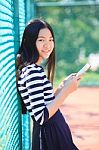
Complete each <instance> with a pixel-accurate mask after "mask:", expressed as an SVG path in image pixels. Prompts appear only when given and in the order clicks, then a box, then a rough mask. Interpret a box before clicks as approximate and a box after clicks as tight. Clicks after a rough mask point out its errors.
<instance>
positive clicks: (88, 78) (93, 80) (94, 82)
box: [54, 72, 99, 88]
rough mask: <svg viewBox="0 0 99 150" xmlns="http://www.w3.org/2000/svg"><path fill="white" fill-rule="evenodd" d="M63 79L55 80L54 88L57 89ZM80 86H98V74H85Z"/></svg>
mask: <svg viewBox="0 0 99 150" xmlns="http://www.w3.org/2000/svg"><path fill="white" fill-rule="evenodd" d="M64 78H65V77H64V76H62V77H61V78H60V79H55V83H54V87H55V88H56V87H58V85H59V84H60V83H61V82H62V81H63V80H64ZM80 86H99V74H98V73H94V72H87V73H86V74H85V76H84V77H83V79H82V80H81V82H80Z"/></svg>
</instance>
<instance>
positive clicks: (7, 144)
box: [0, 0, 21, 150]
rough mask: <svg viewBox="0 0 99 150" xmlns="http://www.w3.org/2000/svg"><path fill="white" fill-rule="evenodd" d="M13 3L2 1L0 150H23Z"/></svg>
mask: <svg viewBox="0 0 99 150" xmlns="http://www.w3.org/2000/svg"><path fill="white" fill-rule="evenodd" d="M13 31H14V26H13V1H11V0H7V1H6V0H1V1H0V93H1V96H0V150H21V142H20V140H21V138H20V125H21V121H20V119H19V118H20V117H19V114H20V113H19V102H18V99H17V91H16V77H15V55H14V33H13Z"/></svg>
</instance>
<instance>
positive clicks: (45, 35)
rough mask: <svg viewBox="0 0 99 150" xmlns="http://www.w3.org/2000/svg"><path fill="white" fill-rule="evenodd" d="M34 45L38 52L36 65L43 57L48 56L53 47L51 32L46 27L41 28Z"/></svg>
mask: <svg viewBox="0 0 99 150" xmlns="http://www.w3.org/2000/svg"><path fill="white" fill-rule="evenodd" d="M36 47H37V50H38V53H39V59H38V61H37V62H36V63H37V64H38V65H39V64H40V63H41V62H42V61H43V60H45V59H47V58H49V56H50V54H51V53H52V51H53V48H54V41H53V37H52V34H51V32H50V30H49V29H48V28H44V29H41V30H40V32H39V34H38V38H37V40H36Z"/></svg>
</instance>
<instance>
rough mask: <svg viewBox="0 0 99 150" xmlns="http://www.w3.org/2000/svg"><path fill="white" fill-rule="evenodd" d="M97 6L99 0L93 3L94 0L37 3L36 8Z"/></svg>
mask: <svg viewBox="0 0 99 150" xmlns="http://www.w3.org/2000/svg"><path fill="white" fill-rule="evenodd" d="M91 5H92V6H96V5H99V0H97V1H93V0H88V1H83V2H82V1H77V2H73V1H68V2H66V1H62V2H35V6H37V7H47V6H48V7H49V6H50V7H55V6H63V7H64V6H66V7H73V6H91Z"/></svg>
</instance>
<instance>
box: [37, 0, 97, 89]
mask: <svg viewBox="0 0 99 150" xmlns="http://www.w3.org/2000/svg"><path fill="white" fill-rule="evenodd" d="M53 1H54V2H55V0H51V1H50V2H53ZM35 2H36V4H38V5H37V6H39V7H36V17H40V18H43V19H45V20H47V21H48V22H49V23H50V24H51V25H52V27H53V29H54V32H55V38H56V60H57V65H56V80H55V85H57V84H58V83H60V81H61V80H63V78H64V77H66V76H67V75H69V74H70V73H72V72H77V71H78V70H79V69H80V68H81V67H83V65H85V63H87V62H89V63H91V65H92V69H91V70H89V71H88V72H87V74H86V76H85V77H84V78H83V80H82V81H81V85H86V86H89V85H90V86H97V85H99V5H90V4H89V5H86V4H88V3H84V2H85V1H80V3H79V5H76V4H78V3H75V5H72V4H74V3H70V1H69V3H68V4H70V5H67V6H66V5H65V3H64V4H63V5H62V6H60V5H57V6H55V5H53V4H54V3H44V4H45V5H43V4H42V5H43V6H41V5H40V3H39V2H44V0H40V1H35ZM45 2H46V0H45ZM56 2H60V1H59V0H56ZM64 2H66V1H64ZM72 2H78V1H77V0H74V1H72ZM86 2H87V0H86ZM57 4H60V3H57ZM84 4H85V5H84ZM40 6H41V7H40ZM91 56H94V57H91ZM95 56H96V57H95ZM95 62H96V63H95Z"/></svg>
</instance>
